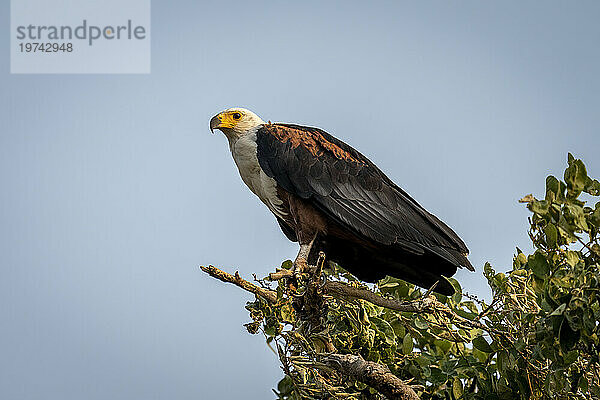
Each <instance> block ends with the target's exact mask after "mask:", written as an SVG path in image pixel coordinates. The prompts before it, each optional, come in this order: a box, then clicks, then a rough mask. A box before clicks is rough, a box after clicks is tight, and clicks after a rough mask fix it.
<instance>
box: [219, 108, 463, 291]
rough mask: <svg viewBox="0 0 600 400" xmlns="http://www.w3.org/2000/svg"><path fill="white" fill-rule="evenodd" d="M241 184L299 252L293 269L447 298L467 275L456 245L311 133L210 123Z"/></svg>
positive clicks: (348, 152) (248, 123)
mask: <svg viewBox="0 0 600 400" xmlns="http://www.w3.org/2000/svg"><path fill="white" fill-rule="evenodd" d="M215 129H218V130H221V131H222V132H223V133H224V134H225V137H226V138H227V140H228V142H229V149H230V151H231V154H232V156H233V160H234V161H235V164H236V166H237V168H238V170H239V173H240V175H241V178H242V180H243V181H244V183H245V184H246V185H247V186H248V188H250V190H251V191H252V192H253V193H254V194H255V195H256V196H258V198H259V199H260V200H261V201H262V202H263V203H264V204H265V205H266V206H267V207H268V209H269V210H270V211H271V212H272V213H273V215H274V216H275V218H276V219H277V222H278V223H279V226H280V227H281V230H282V231H283V233H284V234H285V236H287V238H288V239H289V240H291V241H293V242H298V243H299V245H300V250H299V252H298V255H297V256H296V259H295V261H294V264H293V265H294V269H295V270H298V269H299V270H300V271H303V270H305V269H306V268H307V267H308V263H309V262H314V261H313V260H315V257H316V256H315V254H318V253H319V251H323V252H325V254H326V255H327V257H328V259H329V260H330V261H333V262H335V263H337V264H339V265H340V266H342V267H343V268H344V269H346V270H347V271H349V272H350V273H352V274H354V275H355V276H356V277H357V278H358V279H360V280H363V281H366V282H376V281H378V280H380V279H382V278H384V277H385V276H387V275H389V276H392V277H397V278H400V279H403V280H405V281H408V282H411V283H413V284H415V285H418V286H420V287H423V288H426V289H427V288H431V287H433V286H434V285H435V284H436V283H437V285H435V288H434V290H435V291H436V292H438V293H441V294H445V295H451V294H452V293H454V289H453V287H452V285H451V284H450V283H449V282H448V281H447V280H446V279H444V278H443V277H450V276H452V275H454V274H455V273H456V270H457V268H461V267H463V268H467V269H469V270H471V271H474V269H473V267H472V265H471V263H470V262H469V260H468V259H467V255H468V252H469V251H468V249H467V246H466V245H465V243H464V242H463V241H462V240H461V239H460V237H458V235H457V234H456V233H455V232H454V231H453V230H452V229H450V228H449V227H448V225H446V224H445V223H443V222H442V221H441V220H440V219H438V218H437V217H436V216H435V215H433V214H431V213H429V212H428V211H427V210H425V209H424V208H423V207H422V206H421V205H419V203H417V202H416V201H415V200H414V199H413V198H412V197H411V196H409V195H408V193H406V192H405V191H404V190H402V189H401V188H400V187H399V186H398V185H396V184H395V183H394V182H392V180H391V179H390V178H388V177H387V176H386V175H385V174H384V173H383V172H382V171H381V170H380V169H379V168H377V166H376V165H375V164H373V162H371V161H370V160H369V159H368V158H367V157H365V156H364V155H362V154H361V153H360V152H358V151H357V150H355V149H354V148H352V147H351V146H349V145H348V144H346V143H344V142H342V141H341V140H339V139H337V138H335V137H333V136H332V135H330V134H329V133H327V132H325V131H324V130H322V129H319V128H311V127H307V126H300V125H294V124H288V123H271V122H270V121H269V122H264V121H263V120H262V119H261V118H260V117H259V116H258V115H256V114H255V113H253V112H252V111H250V110H247V109H244V108H237V107H236V108H230V109H227V110H225V111H223V112H220V113H219V114H217V115H215V116H214V117H212V119H211V120H210V130H211V132H213V133H214V130H215Z"/></svg>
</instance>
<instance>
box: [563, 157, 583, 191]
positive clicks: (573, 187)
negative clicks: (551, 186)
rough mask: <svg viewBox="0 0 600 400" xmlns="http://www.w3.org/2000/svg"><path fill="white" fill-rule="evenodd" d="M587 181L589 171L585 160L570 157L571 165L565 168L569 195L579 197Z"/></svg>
mask: <svg viewBox="0 0 600 400" xmlns="http://www.w3.org/2000/svg"><path fill="white" fill-rule="evenodd" d="M571 157H572V156H571ZM587 181H588V176H587V171H586V169H585V165H583V162H582V161H581V160H579V159H570V160H569V166H568V167H567V169H566V170H565V183H566V184H567V197H570V198H577V197H578V196H579V194H580V193H581V192H582V191H583V189H585V186H586V183H587Z"/></svg>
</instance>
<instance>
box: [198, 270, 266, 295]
mask: <svg viewBox="0 0 600 400" xmlns="http://www.w3.org/2000/svg"><path fill="white" fill-rule="evenodd" d="M200 269H201V270H202V271H204V272H206V273H207V274H209V275H210V276H212V277H213V278H217V279H219V280H221V281H223V282H228V283H233V284H234V285H236V286H239V287H241V288H242V289H244V290H246V291H248V292H250V293H254V294H255V295H256V296H260V297H262V298H263V299H265V300H267V301H268V302H269V303H273V304H275V303H277V292H275V291H273V290H268V289H263V288H261V287H259V286H256V285H255V284H253V283H250V282H248V281H247V280H245V279H242V278H241V277H240V275H239V274H238V272H237V271H236V273H235V275H231V274H228V273H227V272H224V271H221V270H220V269H219V268H216V267H213V266H212V265H209V266H208V267H206V266H203V265H201V266H200Z"/></svg>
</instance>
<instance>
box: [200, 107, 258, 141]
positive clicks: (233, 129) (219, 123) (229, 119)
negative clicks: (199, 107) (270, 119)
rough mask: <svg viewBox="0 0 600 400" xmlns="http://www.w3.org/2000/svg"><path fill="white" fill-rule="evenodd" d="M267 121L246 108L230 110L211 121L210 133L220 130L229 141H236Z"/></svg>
mask: <svg viewBox="0 0 600 400" xmlns="http://www.w3.org/2000/svg"><path fill="white" fill-rule="evenodd" d="M264 124H265V121H263V120H262V119H260V117H259V116H258V115H256V114H254V113H253V112H252V111H250V110H246V109H245V108H239V107H235V108H229V109H227V110H225V111H222V112H220V113H218V114H217V115H215V116H214V117H212V118H211V119H210V131H211V132H213V131H214V130H215V129H220V130H221V131H222V132H223V133H224V134H225V136H227V139H229V141H230V142H231V141H236V139H238V138H239V137H240V136H242V135H244V134H247V133H249V132H254V131H255V130H256V128H258V127H259V126H260V125H264Z"/></svg>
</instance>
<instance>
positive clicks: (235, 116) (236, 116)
mask: <svg viewBox="0 0 600 400" xmlns="http://www.w3.org/2000/svg"><path fill="white" fill-rule="evenodd" d="M240 118H242V114H240V113H233V119H240Z"/></svg>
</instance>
